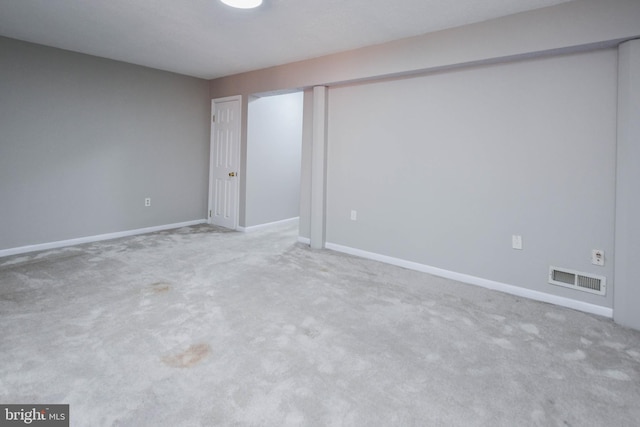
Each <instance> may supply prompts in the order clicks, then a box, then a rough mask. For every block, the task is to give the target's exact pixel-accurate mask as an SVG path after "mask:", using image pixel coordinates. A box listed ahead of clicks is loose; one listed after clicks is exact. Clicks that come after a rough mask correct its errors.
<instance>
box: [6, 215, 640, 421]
mask: <svg viewBox="0 0 640 427" xmlns="http://www.w3.org/2000/svg"><path fill="white" fill-rule="evenodd" d="M639 309H640V308H639ZM0 322H1V325H2V338H1V339H0V402H1V403H68V404H70V405H71V425H72V426H171V427H173V426H199V425H202V426H214V425H215V426H217V425H239V426H245V425H247V426H248V425H265V426H284V425H293V426H298V425H311V426H413V425H416V426H417V425H420V426H438V425H442V426H476V425H477V426H638V425H640V421H639V420H640V333H638V332H635V331H631V330H628V329H625V328H622V327H620V326H618V325H615V324H614V323H613V322H611V321H610V320H607V319H604V318H600V317H597V316H593V315H588V314H584V313H580V312H576V311H572V310H569V309H563V308H559V307H555V306H552V305H548V304H543V303H538V302H534V301H529V300H524V299H521V298H517V297H513V296H509V295H505V294H501V293H497V292H494V291H488V290H485V289H481V288H477V287H473V286H468V285H464V284H460V283H457V282H453V281H450V280H446V279H441V278H437V277H433V276H430V275H427V274H423V273H418V272H413V271H409V270H404V269H401V268H397V267H393V266H389V265H384V264H380V263H376V262H373V261H368V260H363V259H359V258H355V257H350V256H346V255H342V254H338V253H333V252H330V251H313V250H311V249H309V248H308V247H305V246H304V245H302V244H300V243H296V229H295V227H286V228H282V227H281V228H277V229H273V230H267V231H262V232H256V233H250V234H242V233H235V232H224V231H223V230H221V229H216V228H215V227H209V226H197V227H190V228H183V229H179V230H174V231H167V232H160V233H155V234H150V235H145V236H138V237H131V238H125V239H119V240H113V241H106V242H100V243H95V244H89V245H83V246H78V247H71V248H64V249H58V250H51V251H46V252H41V253H36V254H30V255H22V256H14V257H8V258H3V259H0Z"/></svg>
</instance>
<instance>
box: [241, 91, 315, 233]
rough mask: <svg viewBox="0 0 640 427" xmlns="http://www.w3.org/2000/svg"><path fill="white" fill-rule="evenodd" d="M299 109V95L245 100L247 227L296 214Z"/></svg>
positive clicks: (298, 202)
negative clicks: (246, 105)
mask: <svg viewBox="0 0 640 427" xmlns="http://www.w3.org/2000/svg"><path fill="white" fill-rule="evenodd" d="M302 107H303V93H302V92H297V93H290V94H284V95H274V96H266V97H263V98H254V99H252V100H249V109H248V113H249V116H248V125H247V132H248V134H247V169H246V171H247V172H246V201H245V203H246V213H245V214H246V217H245V226H247V227H251V226H255V225H260V224H267V223H270V222H275V221H281V220H284V219H289V218H294V217H297V216H298V215H299V211H300V166H301V149H302Z"/></svg>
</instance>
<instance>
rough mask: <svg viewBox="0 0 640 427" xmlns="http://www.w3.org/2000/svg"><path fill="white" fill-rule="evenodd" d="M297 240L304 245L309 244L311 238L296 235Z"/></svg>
mask: <svg viewBox="0 0 640 427" xmlns="http://www.w3.org/2000/svg"><path fill="white" fill-rule="evenodd" d="M298 242H300V243H304V244H305V245H310V244H311V239H310V238H308V237H302V236H298Z"/></svg>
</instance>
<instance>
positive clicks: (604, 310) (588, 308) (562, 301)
mask: <svg viewBox="0 0 640 427" xmlns="http://www.w3.org/2000/svg"><path fill="white" fill-rule="evenodd" d="M325 248H327V249H330V250H333V251H336V252H342V253H345V254H350V255H355V256H359V257H362V258H367V259H371V260H374V261H380V262H384V263H386V264H391V265H396V266H398V267H404V268H408V269H409V270H415V271H420V272H423V273H429V274H433V275H434V276H440V277H444V278H446V279H452V280H456V281H458V282H463V283H467V284H469V285H476V286H481V287H483V288H487V289H492V290H495V291H500V292H504V293H507V294H511V295H516V296H519V297H523V298H529V299H532V300H536V301H542V302H547V303H550V304H555V305H559V306H561V307H567V308H572V309H574V310H579V311H583V312H585V313H591V314H596V315H599V316H603V317H609V318H613V309H611V308H608V307H602V306H599V305H595V304H589V303H586V302H582V301H577V300H574V299H571V298H565V297H559V296H556V295H551V294H548V293H545V292H539V291H534V290H531V289H526V288H521V287H519V286H514V285H508V284H506V283H500V282H495V281H493V280H487V279H482V278H480V277H475V276H470V275H468V274H462V273H456V272H454V271H449V270H444V269H441V268H437V267H432V266H429V265H425V264H419V263H417V262H412V261H406V260H403V259H400V258H393V257H390V256H386V255H380V254H376V253H373V252H367V251H363V250H360V249H355V248H351V247H348V246H342V245H338V244H335V243H329V242H327V243H326V244H325Z"/></svg>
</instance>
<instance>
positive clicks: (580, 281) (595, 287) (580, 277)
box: [549, 267, 607, 295]
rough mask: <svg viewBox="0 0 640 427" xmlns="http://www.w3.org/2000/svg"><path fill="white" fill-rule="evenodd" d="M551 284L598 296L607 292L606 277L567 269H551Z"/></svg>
mask: <svg viewBox="0 0 640 427" xmlns="http://www.w3.org/2000/svg"><path fill="white" fill-rule="evenodd" d="M549 283H551V284H552V285H558V286H564V287H565V288H571V289H575V290H578V291H584V292H590V293H592V294H598V295H604V294H605V293H606V291H607V279H606V277H603V276H597V275H595V274H589V273H581V272H579V271H574V270H569V269H566V268H557V267H549Z"/></svg>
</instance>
